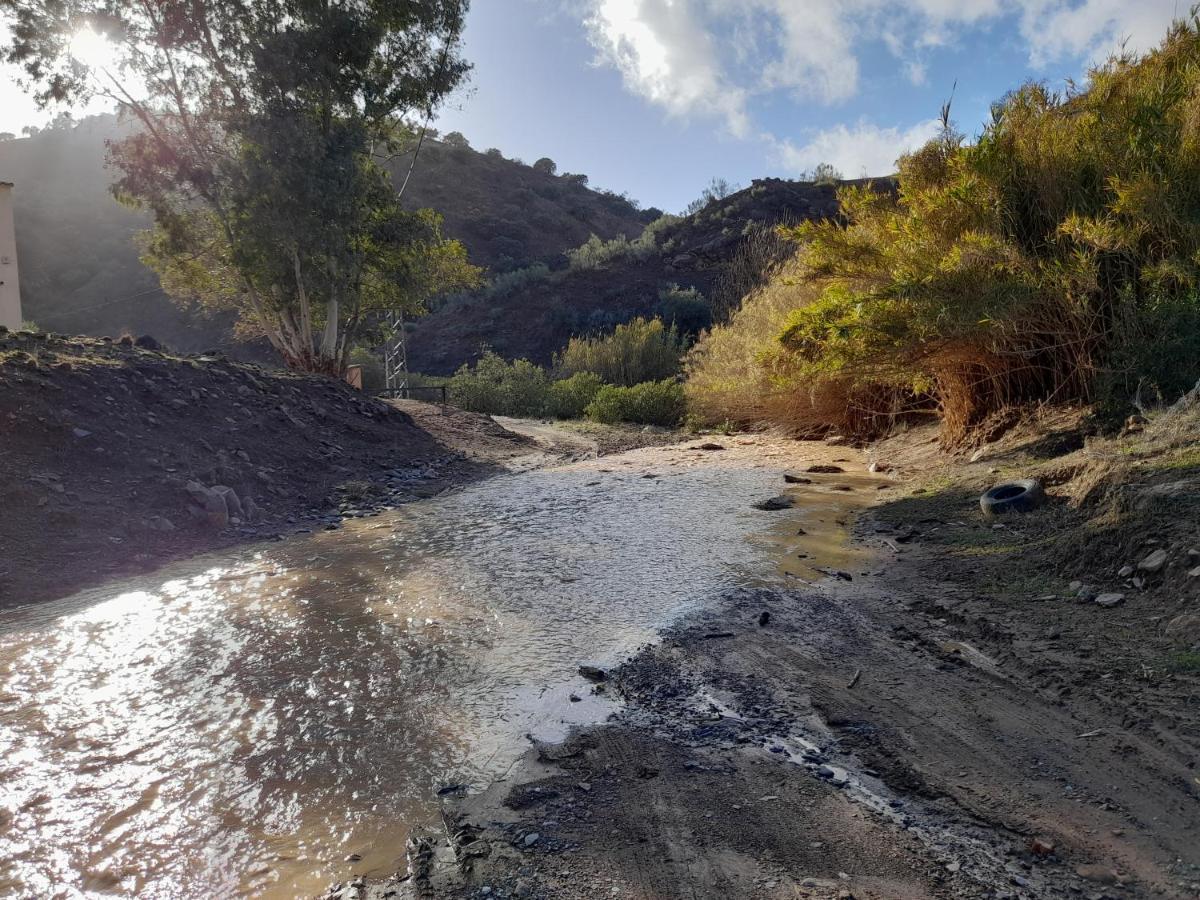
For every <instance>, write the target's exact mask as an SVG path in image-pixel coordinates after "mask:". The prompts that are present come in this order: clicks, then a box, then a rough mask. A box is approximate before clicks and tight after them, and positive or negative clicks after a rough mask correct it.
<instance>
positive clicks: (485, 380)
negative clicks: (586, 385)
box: [447, 350, 549, 416]
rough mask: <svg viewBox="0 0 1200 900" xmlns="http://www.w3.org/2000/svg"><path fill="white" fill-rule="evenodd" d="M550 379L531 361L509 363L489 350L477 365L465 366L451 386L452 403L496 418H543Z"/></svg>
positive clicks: (456, 373)
mask: <svg viewBox="0 0 1200 900" xmlns="http://www.w3.org/2000/svg"><path fill="white" fill-rule="evenodd" d="M548 387H549V378H548V377H547V375H546V372H545V371H544V370H543V369H541V368H539V367H538V366H535V365H534V364H533V363H531V362H530V361H529V360H527V359H518V360H515V361H513V362H511V363H510V362H506V361H505V360H504V358H503V357H501V356H500V355H499V354H497V353H494V352H493V351H491V350H485V351H484V352H483V355H482V356H480V358H479V360H478V361H477V362H476V363H475V365H474V366H469V365H464V366H463V367H462V368H460V369H459V370H458V371H457V372H455V373H454V376H453V377H452V378H451V379H450V381H449V382H448V383H447V390H448V398H449V400H450V403H451V404H453V405H454V406H457V407H459V408H461V409H466V410H470V411H472V412H481V413H487V414H488V415H494V416H541V415H543V414H544V412H545V409H546V397H547V390H548Z"/></svg>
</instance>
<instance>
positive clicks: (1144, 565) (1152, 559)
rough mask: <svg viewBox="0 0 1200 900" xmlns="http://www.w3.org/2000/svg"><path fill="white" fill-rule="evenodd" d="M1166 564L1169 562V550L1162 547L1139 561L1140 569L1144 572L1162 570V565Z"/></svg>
mask: <svg viewBox="0 0 1200 900" xmlns="http://www.w3.org/2000/svg"><path fill="white" fill-rule="evenodd" d="M1166 564H1167V551H1166V550H1163V549H1161V548H1160V549H1158V550H1155V551H1154V552H1153V553H1151V554H1150V555H1149V556H1147V557H1146V558H1145V559H1143V560H1142V561H1141V562H1140V563H1138V564H1137V567H1138V568H1139V569H1141V570H1142V571H1143V572H1150V573H1154V572H1158V571H1161V570H1162V567H1163V566H1165V565H1166Z"/></svg>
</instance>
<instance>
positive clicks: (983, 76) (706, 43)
mask: <svg viewBox="0 0 1200 900" xmlns="http://www.w3.org/2000/svg"><path fill="white" fill-rule="evenodd" d="M1190 2H1191V0H910V2H906V3H896V2H885V0H473V2H472V4H471V12H470V14H469V18H468V23H467V29H466V32H465V36H464V40H465V55H466V57H467V58H468V59H469V60H470V61H471V62H472V63H473V64H474V70H473V72H472V74H471V79H470V84H469V85H468V86H467V87H465V88H464V89H462V90H460V91H458V92H457V93H456V94H455V96H454V97H453V98H452V99H451V101H450V102H449V103H448V104H447V106H446V107H445V108H444V109H443V110H442V111H441V113H440V115H439V118H438V121H437V122H436V123H435V124H436V127H438V128H439V129H440V130H442V131H443V132H446V131H461V132H462V133H463V134H465V135H466V136H467V138H468V139H469V140H470V142H471V144H472V145H473V146H474V147H476V148H478V149H480V150H483V149H487V148H491V147H496V148H499V149H500V150H501V151H502V152H503V153H504V154H505V155H506V156H509V157H517V158H520V159H524V160H525V161H526V162H532V161H533V160H535V159H538V158H540V157H543V156H548V157H550V158H551V159H553V160H555V161H556V162H557V164H558V167H559V170H560V171H569V172H582V173H585V174H587V175H588V176H589V178H590V182H591V184H592V185H593V186H594V187H603V188H608V189H611V190H615V191H617V192H619V193H628V194H629V195H630V196H632V197H633V198H635V199H637V200H639V201H640V202H641V203H643V204H644V205H646V206H657V207H659V208H662V209H665V210H668V211H678V210H680V209H682V208H683V207H684V206H686V205H687V204H688V203H689V202H690V201H691V200H693V199H695V198H696V197H697V196H699V194H700V192H701V191H702V190H703V188H704V186H705V185H706V184H707V183H708V182H709V180H710V179H711V178H713V177H720V178H724V179H726V180H728V181H729V182H731V183H733V184H736V185H741V186H747V185H749V183H750V181H751V180H752V179H754V178H760V177H781V178H796V177H801V176H803V174H804V173H805V172H807V171H811V169H812V168H813V167H814V166H816V165H817V164H819V163H830V164H832V165H833V166H835V167H836V168H837V169H838V170H839V171H840V172H842V174H843V175H844V176H845V177H847V178H856V177H859V176H862V175H884V174H888V173H890V172H892V171H894V170H895V160H896V158H897V157H898V156H899V155H900V154H901V153H903V152H905V151H907V150H910V149H913V148H915V147H917V146H920V144H922V143H923V142H924V141H925V140H927V139H928V138H929V137H930V136H931V135H932V134H933V133H934V132H935V130H936V128H937V116H938V113H939V111H940V109H941V106H942V104H943V103H944V102H945V101H946V100H948V99H950V98H951V97H952V98H953V103H952V117H953V119H954V121H955V122H956V124H957V126H958V128H959V129H960V130H961V131H963V132H965V133H966V134H967V135H968V136H970V135H974V134H977V133H978V131H979V129H980V127H981V125H982V123H983V122H984V121H985V120H986V118H987V116H988V110H989V107H990V104H991V103H992V102H993V101H994V100H996V99H998V98H1000V97H1001V96H1003V94H1004V93H1005V92H1006V91H1008V90H1011V89H1012V88H1015V87H1017V86H1019V85H1020V84H1021V83H1023V82H1025V81H1027V80H1030V79H1034V80H1038V81H1044V82H1046V83H1048V84H1049V85H1051V86H1052V87H1061V86H1063V85H1064V84H1065V83H1066V80H1067V79H1074V80H1076V81H1083V80H1085V79H1086V72H1087V69H1088V66H1089V65H1090V64H1092V63H1094V62H1098V61H1101V60H1103V59H1105V58H1106V57H1107V56H1108V54H1109V53H1111V52H1112V51H1113V50H1114V49H1116V48H1118V47H1120V46H1122V45H1123V46H1125V47H1126V48H1127V49H1130V50H1139V51H1140V50H1145V49H1149V48H1150V47H1153V46H1154V45H1155V44H1157V43H1158V41H1159V40H1160V39H1161V38H1162V36H1163V34H1164V33H1165V31H1166V29H1167V26H1168V25H1169V24H1170V22H1171V20H1172V19H1173V18H1175V17H1176V16H1178V15H1183V14H1186V13H1187V11H1188V6H1189V5H1190ZM12 74H13V73H12V71H11V70H3V69H0V131H11V132H19V131H20V129H21V128H22V127H23V126H24V125H27V124H42V123H44V122H45V121H46V120H47V119H48V118H50V116H51V114H50V113H48V112H45V111H38V110H36V109H35V108H34V106H33V104H32V103H31V102H30V101H29V100H28V98H26V97H25V95H24V94H23V93H22V92H21V90H20V88H19V87H18V86H17V85H16V84H15V83H14V81H13V79H12Z"/></svg>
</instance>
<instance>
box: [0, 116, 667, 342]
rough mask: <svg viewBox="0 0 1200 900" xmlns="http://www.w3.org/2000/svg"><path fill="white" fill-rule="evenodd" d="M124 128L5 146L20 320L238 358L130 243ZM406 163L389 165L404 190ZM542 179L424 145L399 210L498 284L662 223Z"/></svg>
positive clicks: (578, 182)
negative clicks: (120, 156)
mask: <svg viewBox="0 0 1200 900" xmlns="http://www.w3.org/2000/svg"><path fill="white" fill-rule="evenodd" d="M123 128H124V126H122V125H121V124H120V123H118V121H117V119H116V117H115V116H94V117H91V118H87V119H83V120H81V121H80V122H78V123H77V124H74V125H73V126H72V125H67V124H64V125H63V126H61V127H51V128H47V129H44V130H42V131H40V132H38V133H37V134H35V135H33V136H32V137H27V138H21V139H16V140H7V141H0V180H4V181H11V182H13V183H14V184H15V189H14V192H13V203H14V207H15V209H14V212H15V216H16V224H17V253H18V256H19V258H20V261H21V293H22V301H23V307H24V314H25V317H26V318H27V319H31V320H33V321H35V322H37V323H38V325H39V326H41V327H42V328H44V329H47V330H51V331H58V332H68V333H78V334H91V335H117V334H120V333H121V332H122V331H129V332H131V333H134V334H152V335H154V336H155V337H156V338H158V339H159V340H161V341H165V342H166V343H167V344H169V345H170V346H173V347H176V348H178V349H180V350H184V351H197V350H203V349H206V348H209V347H214V346H220V347H224V348H226V349H229V348H232V347H234V344H233V341H232V339H231V337H230V335H229V325H230V319H229V318H227V317H220V316H218V317H216V318H209V317H205V316H203V315H201V314H199V313H197V312H194V311H190V310H186V309H182V308H180V307H178V306H177V305H175V304H173V303H172V302H171V301H170V300H169V299H168V298H167V297H166V295H165V294H163V292H162V291H161V289H160V288H159V285H158V278H157V276H155V274H154V273H153V272H151V271H150V270H148V269H146V268H145V267H144V266H143V265H142V264H141V262H140V261H139V260H138V254H137V250H136V249H135V247H134V244H133V236H134V234H135V233H136V232H138V231H140V230H142V229H144V228H146V227H148V225H149V218H148V216H146V215H144V214H142V213H139V212H138V211H135V210H130V209H127V208H125V207H123V206H121V205H120V204H118V203H117V202H116V201H115V200H114V199H113V198H112V197H111V195H110V194H109V192H108V185H109V183H110V182H111V180H112V177H111V173H109V172H107V171H106V170H105V167H104V156H105V150H104V147H105V141H107V140H110V139H112V138H114V137H119V136H120V135H121V134H122V133H123ZM408 163H409V157H403V158H401V159H399V160H397V161H395V162H394V163H393V164H392V171H393V174H394V176H395V178H396V180H397V181H398V182H399V181H401V180H402V179H403V177H404V174H405V173H406V172H407V169H408ZM543 168H545V167H540V168H534V167H532V166H528V165H524V164H523V163H520V162H517V161H515V160H510V159H505V158H504V157H503V156H502V155H501V154H500V153H499V152H498V151H489V152H487V153H480V152H478V151H476V150H473V149H471V148H470V147H468V146H465V142H461V141H457V140H455V142H454V143H453V144H450V143H444V142H442V141H439V140H436V139H430V140H426V142H425V145H424V147H423V148H422V151H421V155H420V157H419V158H418V161H417V165H416V168H415V170H414V173H413V177H412V179H411V181H410V182H409V185H408V187H407V189H406V190H405V196H404V204H405V206H408V207H410V208H421V207H430V208H432V209H435V210H437V211H438V212H439V213H441V214H442V215H443V216H444V217H445V231H446V233H447V234H448V235H449V236H451V237H455V238H458V239H460V240H461V241H462V242H463V243H464V244H465V245H466V247H467V249H468V252H469V254H470V257H471V260H472V261H473V262H475V263H476V264H477V265H481V266H484V267H485V268H486V269H487V270H488V271H489V273H493V274H494V273H497V272H504V271H508V270H510V269H514V268H520V267H523V266H529V265H532V264H535V263H539V262H540V263H545V264H547V265H551V266H561V265H563V264H564V263H565V259H564V257H563V253H564V252H565V251H566V250H568V249H570V248H572V247H575V246H577V245H579V244H581V243H583V242H584V241H586V240H587V239H588V236H589V235H591V234H597V235H600V236H601V237H603V238H613V237H616V236H617V235H619V234H628V235H630V236H636V235H637V234H638V233H640V232H641V230H642V228H643V226H644V225H645V223H646V221H647V220H648V219H649V218H653V217H654V215H656V213H644V212H642V211H640V210H639V209H638V208H637V207H636V206H635V205H634V204H632V203H631V202H629V201H628V200H627V199H625V198H623V197H621V196H618V195H616V194H612V193H609V192H599V191H594V190H591V189H589V188H588V187H587V186H586V183H585V182H586V179H584V178H582V177H580V176H569V175H568V176H557V175H554V174H551V173H550V172H548V171H543V170H542V169H543Z"/></svg>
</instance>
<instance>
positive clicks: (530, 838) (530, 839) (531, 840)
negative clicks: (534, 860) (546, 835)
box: [525, 831, 541, 847]
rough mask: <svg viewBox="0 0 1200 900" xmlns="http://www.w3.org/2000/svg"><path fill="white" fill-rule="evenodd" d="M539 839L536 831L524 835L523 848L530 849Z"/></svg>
mask: <svg viewBox="0 0 1200 900" xmlns="http://www.w3.org/2000/svg"><path fill="white" fill-rule="evenodd" d="M540 838H541V835H540V834H538V833H537V832H536V831H531V832H529V834H527V835H525V846H526V847H532V846H533V845H534V844H536V843H537V842H538V840H539V839H540Z"/></svg>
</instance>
